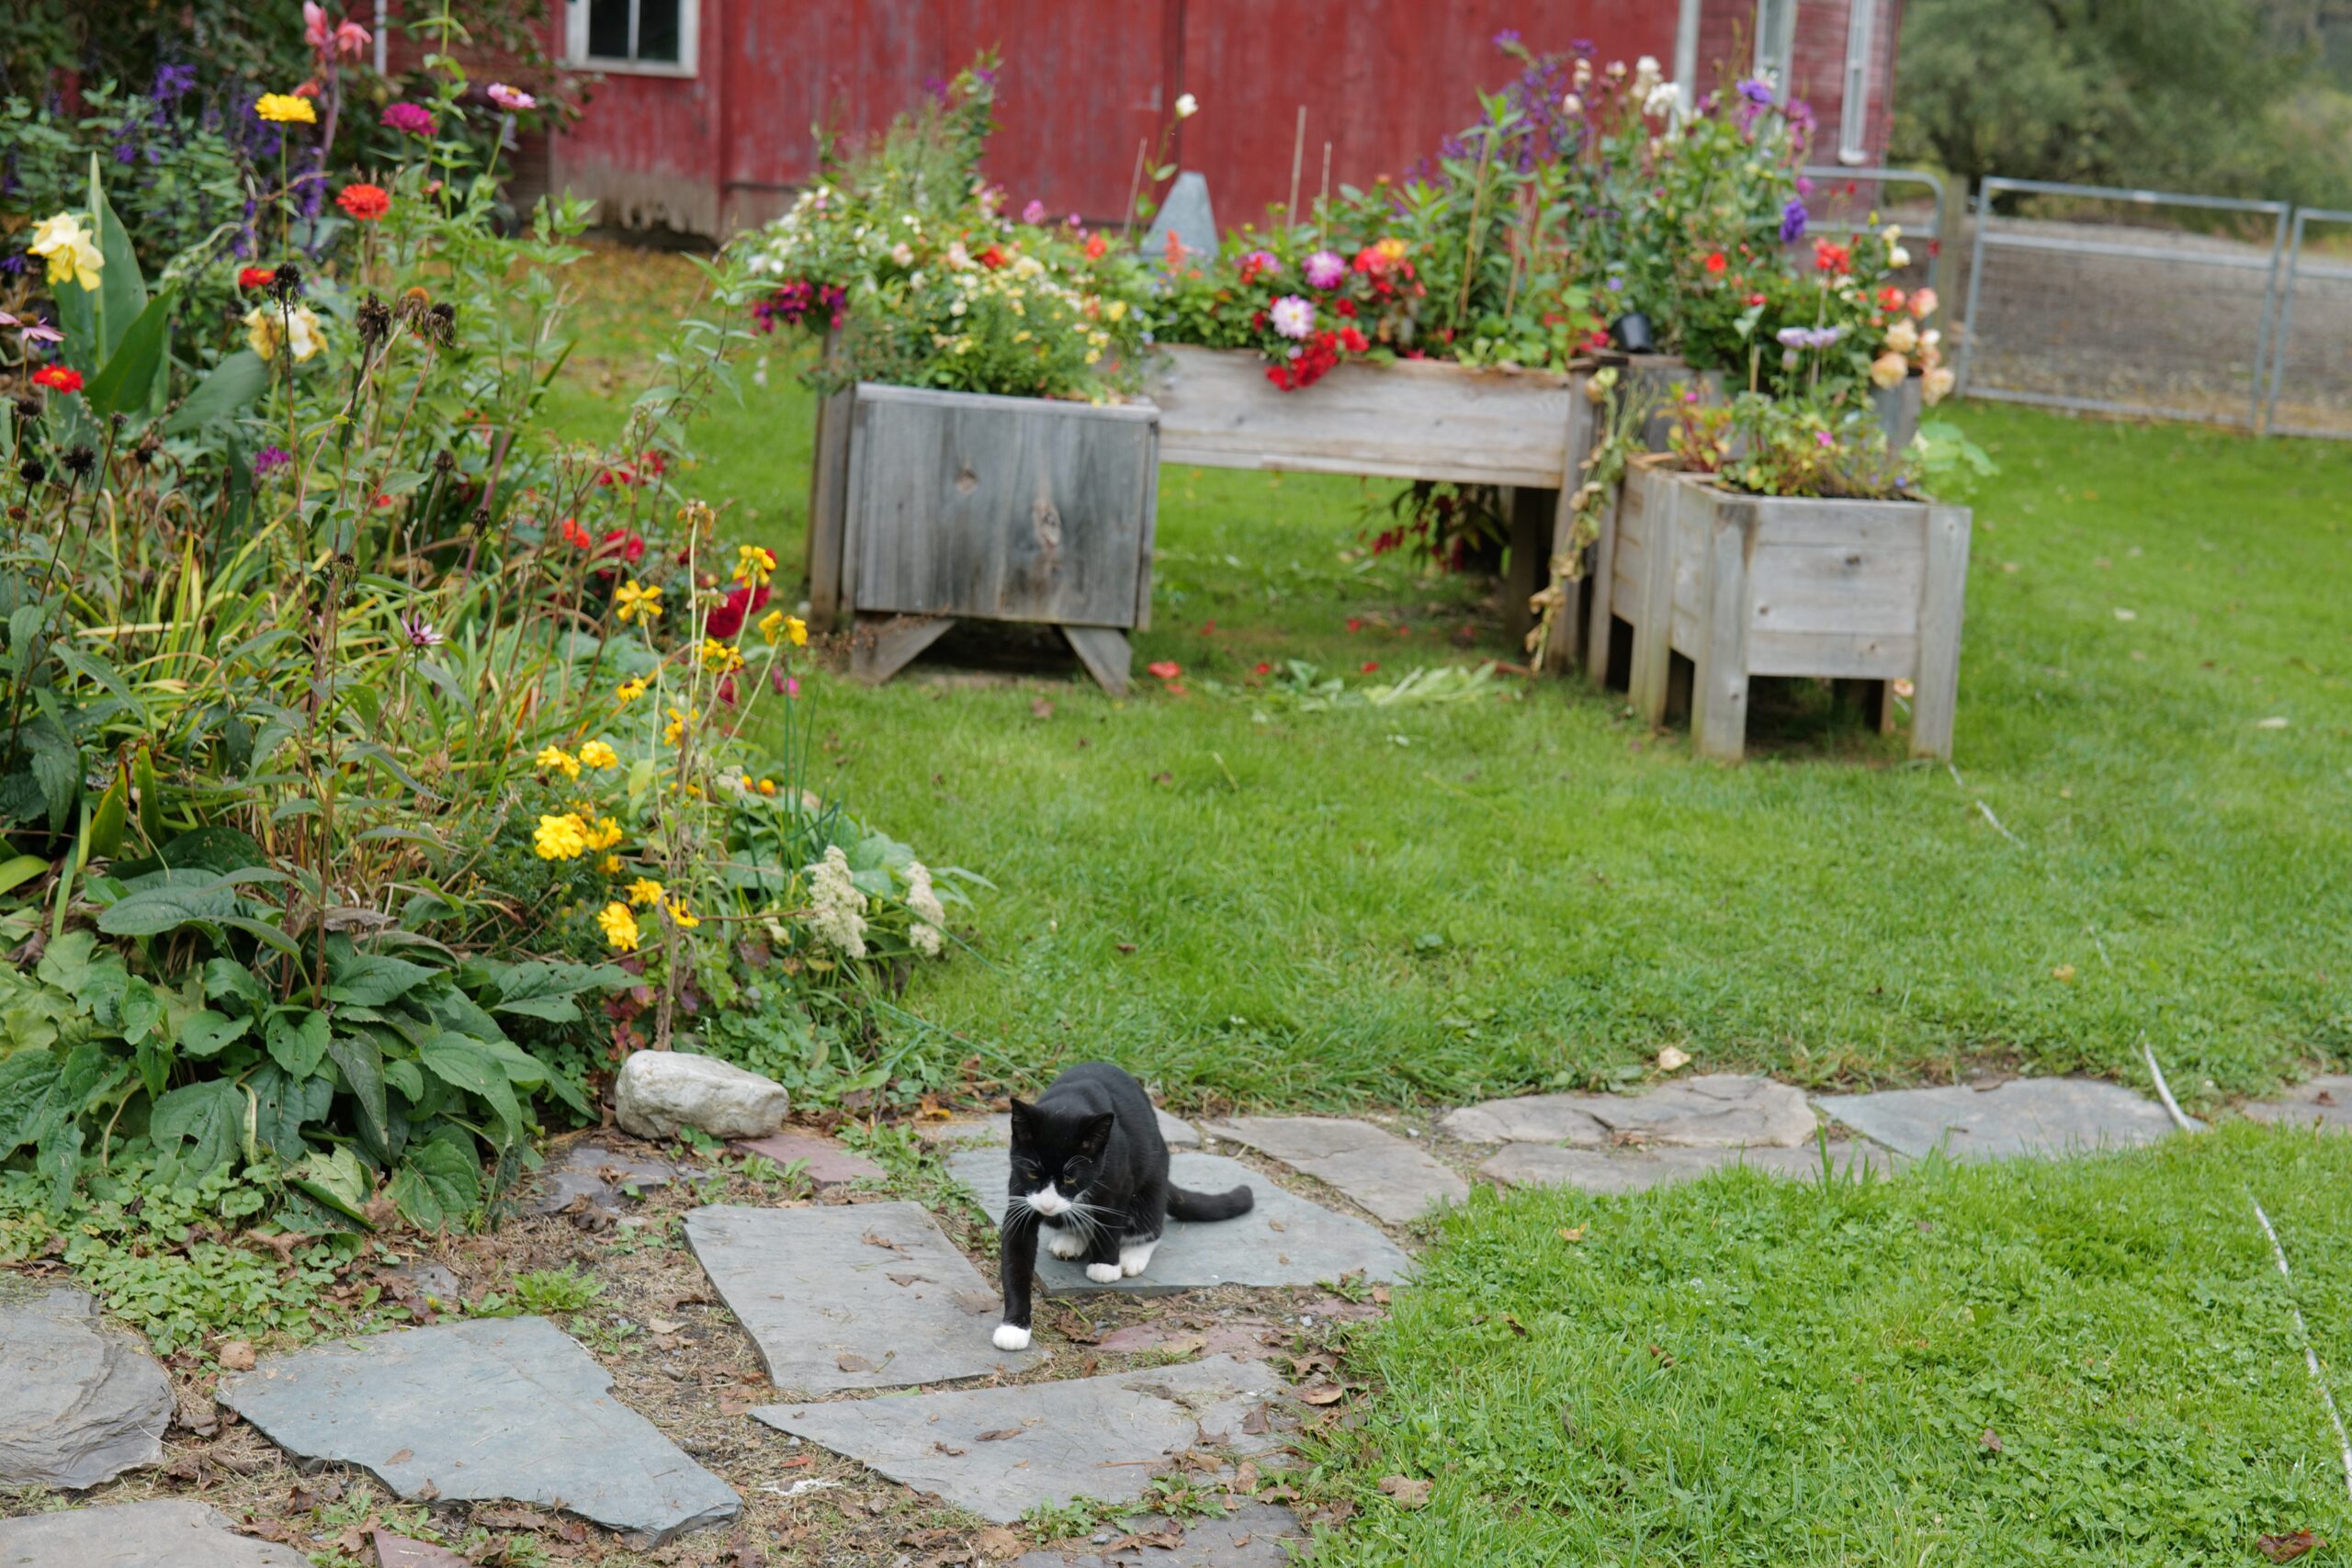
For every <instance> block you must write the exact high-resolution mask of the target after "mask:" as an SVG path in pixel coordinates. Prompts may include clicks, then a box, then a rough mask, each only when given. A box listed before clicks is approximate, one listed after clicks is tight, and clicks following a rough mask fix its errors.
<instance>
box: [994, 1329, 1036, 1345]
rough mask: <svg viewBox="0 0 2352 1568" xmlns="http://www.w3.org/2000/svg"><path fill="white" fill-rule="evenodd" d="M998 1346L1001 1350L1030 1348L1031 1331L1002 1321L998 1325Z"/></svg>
mask: <svg viewBox="0 0 2352 1568" xmlns="http://www.w3.org/2000/svg"><path fill="white" fill-rule="evenodd" d="M996 1348H998V1349H1000V1350H1026V1349H1027V1348H1029V1331H1028V1330H1027V1329H1025V1328H1022V1327H1019V1326H1017V1325H1013V1324H1010V1323H1000V1324H998V1325H996Z"/></svg>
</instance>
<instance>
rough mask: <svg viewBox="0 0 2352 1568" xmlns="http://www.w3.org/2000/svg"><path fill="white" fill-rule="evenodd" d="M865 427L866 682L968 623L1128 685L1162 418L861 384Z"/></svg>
mask: <svg viewBox="0 0 2352 1568" xmlns="http://www.w3.org/2000/svg"><path fill="white" fill-rule="evenodd" d="M849 423H850V431H849V441H848V446H849V453H848V462H847V468H848V473H847V480H846V492H845V501H844V506H843V518H844V523H843V529H842V551H841V601H842V604H844V605H846V606H847V607H848V608H849V609H851V610H853V611H854V612H855V613H856V615H857V619H858V626H857V632H856V636H855V638H854V641H853V643H852V644H851V667H852V670H853V671H854V673H856V674H857V675H858V676H860V677H861V678H863V679H865V680H869V681H884V680H888V678H889V677H890V676H891V675H892V674H894V673H896V672H897V671H899V669H900V668H901V667H903V666H904V665H905V664H906V662H907V661H908V660H910V659H912V658H914V656H915V655H916V654H918V653H920V652H922V650H923V649H925V648H927V647H929V646H930V645H931V644H932V643H933V642H934V641H936V640H938V638H939V637H940V635H941V634H942V633H944V632H945V631H946V630H947V628H948V627H950V626H953V625H955V623H956V621H958V620H961V619H967V618H969V619H975V620H991V621H1028V622H1039V623H1045V624H1048V625H1052V626H1058V627H1060V628H1061V630H1062V632H1063V634H1064V635H1065V636H1066V637H1068V638H1069V643H1070V646H1071V647H1072V648H1073V649H1075V650H1076V651H1077V653H1078V656H1079V658H1080V660H1082V661H1083V662H1084V663H1085V665H1086V668H1087V670H1088V671H1089V672H1090V673H1091V674H1092V675H1093V676H1094V678H1095V679H1096V680H1097V681H1099V682H1102V683H1103V686H1104V687H1106V688H1107V689H1109V690H1110V691H1112V692H1114V693H1116V692H1123V691H1125V689H1126V683H1127V668H1128V649H1127V638H1126V634H1127V633H1128V632H1129V631H1133V630H1137V629H1140V628H1142V627H1144V626H1148V625H1149V623H1150V617H1151V540H1152V526H1153V519H1154V513H1155V509H1156V506H1157V501H1158V495H1159V411H1158V410H1157V409H1155V408H1153V407H1152V406H1151V405H1150V404H1148V403H1137V404H1120V405H1112V406H1108V407H1094V406H1091V405H1089V404H1085V403H1067V402H1052V401H1047V400H1044V399H1038V398H1001V397H988V396H982V395H980V394H977V393H971V392H941V391H933V390H930V389H924V388H918V387H885V386H876V385H871V384H860V385H859V386H858V387H857V388H856V389H855V390H854V396H853V399H852V402H851V415H850V422H849Z"/></svg>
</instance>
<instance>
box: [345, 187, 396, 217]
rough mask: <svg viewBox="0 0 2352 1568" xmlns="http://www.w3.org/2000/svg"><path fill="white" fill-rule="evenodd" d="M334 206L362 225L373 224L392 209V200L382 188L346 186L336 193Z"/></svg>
mask: <svg viewBox="0 0 2352 1568" xmlns="http://www.w3.org/2000/svg"><path fill="white" fill-rule="evenodd" d="M334 204H335V205H336V206H337V207H340V208H342V209H344V210H345V212H348V213H350V214H351V215H352V216H353V217H354V218H356V219H357V220H359V221H361V222H362V223H373V222H374V221H376V220H377V219H379V218H381V217H382V216H383V215H384V214H385V213H387V212H390V210H391V209H392V198H391V197H390V196H387V195H386V194H385V193H384V187H383V186H369V185H350V186H344V187H343V188H342V189H341V190H339V191H337V192H335V193H334Z"/></svg>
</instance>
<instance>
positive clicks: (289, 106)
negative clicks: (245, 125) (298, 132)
mask: <svg viewBox="0 0 2352 1568" xmlns="http://www.w3.org/2000/svg"><path fill="white" fill-rule="evenodd" d="M254 113H255V114H257V115H259V116H261V118H264V119H266V120H268V121H269V122H270V123H271V124H273V125H316V124H318V123H319V111H318V110H317V109H315V108H313V107H311V100H310V99H308V98H306V97H303V96H300V95H299V94H295V93H264V94H263V95H262V96H260V97H258V98H255V99H254Z"/></svg>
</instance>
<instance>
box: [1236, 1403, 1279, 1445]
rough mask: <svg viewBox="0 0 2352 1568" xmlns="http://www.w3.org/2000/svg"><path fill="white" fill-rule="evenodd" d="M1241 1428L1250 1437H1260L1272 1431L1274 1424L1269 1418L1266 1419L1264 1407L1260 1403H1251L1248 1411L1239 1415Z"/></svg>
mask: <svg viewBox="0 0 2352 1568" xmlns="http://www.w3.org/2000/svg"><path fill="white" fill-rule="evenodd" d="M1241 1429H1242V1431H1244V1432H1246V1433H1248V1434H1249V1435H1250V1437H1253V1438H1262V1437H1264V1436H1265V1435H1266V1434H1267V1433H1268V1432H1271V1431H1272V1430H1273V1429H1274V1426H1273V1423H1272V1421H1271V1420H1269V1419H1267V1416H1266V1407H1265V1406H1264V1405H1262V1404H1253V1405H1251V1406H1250V1413H1249V1414H1248V1415H1246V1416H1242V1417H1241Z"/></svg>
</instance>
